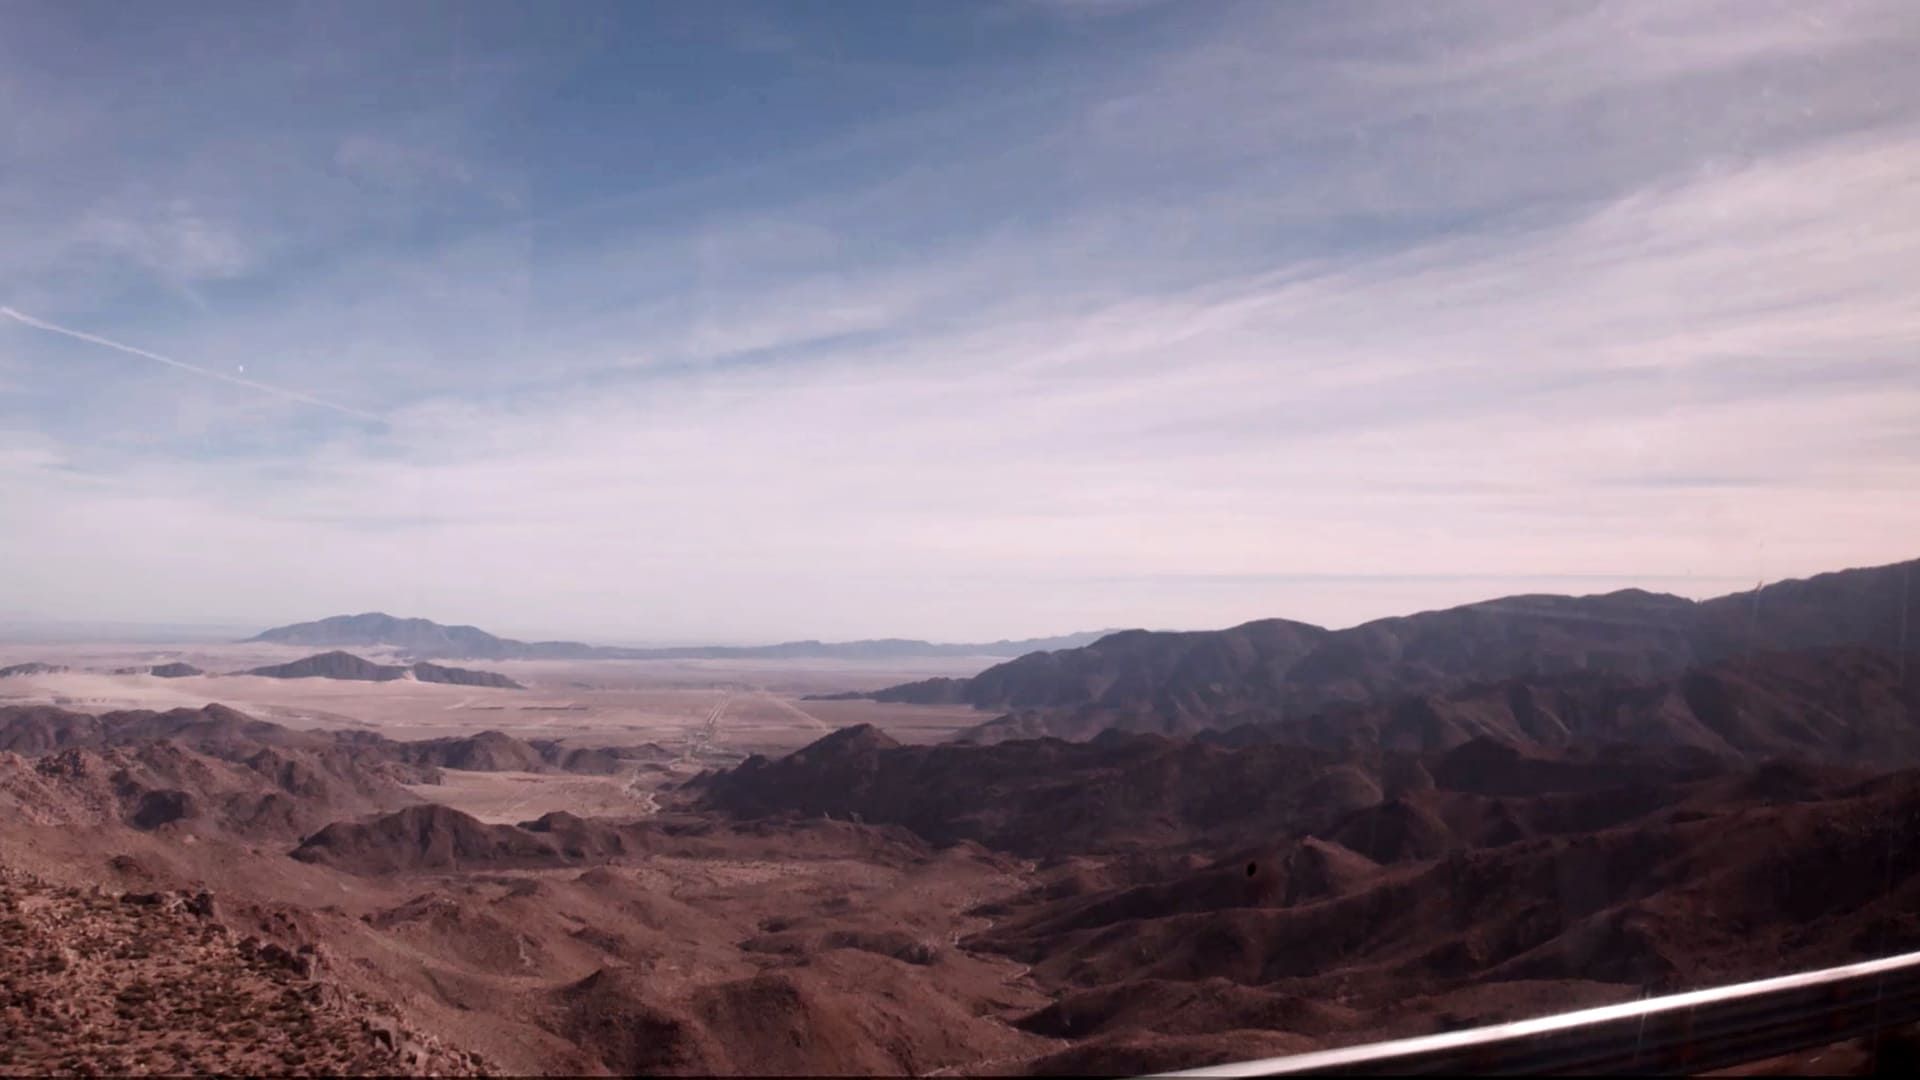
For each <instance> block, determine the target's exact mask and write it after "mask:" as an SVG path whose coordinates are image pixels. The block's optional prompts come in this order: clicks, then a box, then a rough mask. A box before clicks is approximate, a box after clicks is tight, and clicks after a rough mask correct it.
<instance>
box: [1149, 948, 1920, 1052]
mask: <svg viewBox="0 0 1920 1080" xmlns="http://www.w3.org/2000/svg"><path fill="white" fill-rule="evenodd" d="M1915 1022H1920V952H1915V953H1904V954H1902V955H1899V956H1889V957H1886V958H1884V959H1881V960H1870V961H1867V962H1865V963H1860V964H1848V965H1846V966H1844V967H1835V968H1826V969H1823V970H1820V971H1807V972H1801V973H1800V974H1797V975H1783V976H1779V977H1777V978H1771V979H1760V980H1757V981H1755V982H1746V983H1736V984H1734V985H1732V986H1721V987H1716V988H1714V989H1711V990H1693V991H1689V992H1687V993H1683V994H1671V995H1668V996H1665V997H1657V998H1646V999H1643V1000H1640V1001H1631V1002H1623V1003H1621V1004H1618V1005H1603V1006H1600V1007H1599V1008H1593V1009H1580V1010H1578V1011H1575V1012H1569V1013H1560V1014H1557V1015H1554V1016H1543V1017H1540V1018H1538V1019H1534V1020H1519V1021H1514V1022H1512V1023H1506V1024H1493V1025H1490V1026H1487V1027H1481V1028H1473V1029H1470V1030H1466V1031H1452V1032H1447V1033H1445V1034H1440V1035H1422V1036H1419V1037H1417V1038H1411V1039H1397V1040H1394V1041H1392V1042H1382V1043H1371V1044H1367V1045H1362V1046H1349V1047H1342V1048H1340V1049H1337V1050H1321V1051H1315V1052H1313V1053H1308V1054H1293V1055H1290V1056H1288V1057H1277V1058H1266V1059H1263V1060H1259V1061H1243V1062H1235V1063H1232V1064H1228V1065H1214V1066H1209V1067H1207V1068H1202V1069H1190V1070H1184V1071H1181V1072H1175V1073H1167V1074H1165V1075H1167V1076H1191V1077H1242V1076H1297V1075H1315V1076H1380V1075H1394V1076H1418V1075H1436V1074H1444V1075H1467V1074H1474V1075H1481V1076H1522V1075H1541V1074H1548V1075H1551V1074H1612V1075H1621V1074H1627V1075H1633V1074H1639V1075H1673V1074H1680V1073H1700V1072H1705V1071H1708V1070H1712V1069H1723V1068H1727V1067H1729V1066H1733V1065H1742V1064H1746V1063H1748V1062H1753V1061H1762V1060H1765V1059H1767V1058H1771V1057H1777V1056H1780V1055H1783V1054H1790V1053H1793V1052H1794V1051H1796V1050H1805V1049H1808V1048H1811V1047H1816V1046H1825V1045H1828V1044H1831V1043H1836V1042H1841V1041H1843V1040H1846V1039H1850V1038H1854V1037H1857V1036H1861V1035H1868V1034H1872V1033H1874V1032H1876V1031H1883V1030H1886V1029H1888V1028H1893V1027H1898V1026H1901V1025H1903V1024H1911V1023H1915Z"/></svg>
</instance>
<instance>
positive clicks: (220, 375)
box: [0, 307, 383, 421]
mask: <svg viewBox="0 0 1920 1080" xmlns="http://www.w3.org/2000/svg"><path fill="white" fill-rule="evenodd" d="M0 315H5V316H6V317H7V318H9V319H12V320H13V321H14V322H17V323H20V324H22V325H23V326H31V327H33V328H34V329H36V330H45V331H47V332H49V333H54V334H64V335H66V336H67V337H70V338H74V339H75V340H78V341H86V342H91V343H92V344H95V345H104V346H106V347H107V348H109V349H118V350H120V351H121V352H123V353H132V354H133V355H135V356H142V357H145V358H147V359H148V360H157V361H159V362H160V363H162V364H165V365H167V366H168V367H176V368H179V369H180V370H181V371H190V372H192V373H193V374H195V375H203V376H205V377H207V378H209V379H218V380H220V381H221V382H228V383H232V384H234V385H235V386H244V387H247V388H248V389H251V390H258V391H260V392H262V393H266V394H272V395H273V396H275V397H281V398H286V399H287V400H289V401H298V402H300V403H302V404H305V405H316V406H318V407H320V408H322V409H332V410H333V411H335V412H341V413H346V414H347V415H348V416H357V417H359V418H361V419H362V420H374V421H380V420H382V419H383V417H381V416H380V415H379V414H377V413H370V412H367V411H366V410H364V409H356V408H354V407H353V406H351V405H342V404H340V403H339V402H336V401H328V400H327V399H325V398H318V397H314V396H313V395H312V394H303V393H301V392H300V391H298V390H288V389H286V388H285V387H281V386H270V385H268V384H267V383H263V382H255V381H254V380H252V379H243V378H241V377H240V376H238V375H229V374H227V373H226V372H224V371H215V370H214V369H212V368H204V367H201V366H200V365H198V364H189V363H187V362H186V361H184V360H175V359H174V358H172V357H171V356H161V355H160V354H159V353H156V352H148V351H147V350H145V349H139V348H135V347H134V346H132V345H124V344H122V343H120V342H118V341H114V340H112V339H111V338H103V337H100V336H99V335H97V334H89V333H87V332H85V331H83V330H74V329H71V328H69V327H65V326H61V325H59V324H58V323H50V322H48V321H46V320H45V319H36V318H34V317H33V316H32V315H28V314H26V313H25V312H22V311H16V310H14V309H13V308H10V307H0Z"/></svg>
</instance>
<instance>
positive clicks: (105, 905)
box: [0, 568, 1920, 1075]
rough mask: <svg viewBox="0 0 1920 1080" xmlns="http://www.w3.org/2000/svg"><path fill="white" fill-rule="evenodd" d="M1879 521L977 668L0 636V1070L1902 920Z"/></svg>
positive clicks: (978, 1032)
mask: <svg viewBox="0 0 1920 1080" xmlns="http://www.w3.org/2000/svg"><path fill="white" fill-rule="evenodd" d="M1898 569H1900V568H1879V569H1875V570H1867V571H1848V572H1846V573H1844V574H1836V575H1828V576H1826V577H1825V578H1821V579H1814V581H1813V583H1812V584H1809V583H1805V582H1800V583H1786V584H1785V585H1783V586H1780V587H1779V588H1780V589H1781V590H1784V591H1782V592H1779V593H1777V594H1776V596H1775V599H1776V600H1777V602H1771V603H1770V606H1769V607H1767V609H1766V610H1767V611H1769V612H1775V613H1780V614H1777V615H1775V616H1773V617H1774V618H1775V620H1776V621H1775V622H1774V623H1769V624H1764V625H1762V624H1759V623H1753V622H1748V623H1741V624H1731V625H1732V626H1733V628H1732V629H1728V626H1729V625H1730V624H1728V623H1726V622H1724V621H1716V619H1718V617H1719V612H1721V611H1722V610H1723V609H1721V608H1716V607H1714V606H1713V605H1712V602H1709V603H1702V604H1699V605H1693V604H1692V603H1691V602H1688V601H1681V600H1678V599H1677V598H1661V597H1657V596H1652V595H1650V594H1644V593H1632V592H1626V593H1618V594H1610V595H1608V596H1604V597H1586V598H1523V599H1526V600H1527V602H1526V603H1525V604H1516V603H1514V602H1511V601H1500V602H1496V603H1493V604H1489V605H1485V606H1467V607H1463V608H1459V609H1449V610H1448V611H1444V612H1430V613H1421V614H1418V615H1414V616H1409V617H1405V618H1401V619H1395V620H1383V621H1382V622H1381V623H1380V624H1371V625H1369V626H1366V627H1361V628H1357V629H1355V630H1351V631H1338V632H1334V631H1325V630H1321V629H1319V628H1316V627H1310V626H1306V625H1305V624H1299V623H1290V622H1287V621H1285V620H1267V621H1262V622H1258V623H1250V624H1246V625H1244V626H1241V627H1235V628H1231V629H1228V630H1222V631H1209V632H1201V633H1189V634H1147V633H1144V632H1137V631H1136V632H1126V633H1119V634H1114V635H1111V636H1109V637H1105V638H1102V639H1100V640H1099V641H1098V642H1096V643H1094V644H1092V645H1088V646H1085V647H1077V648H1073V649H1063V650H1059V651H1054V652H1047V653H1035V654H1029V655H1027V656H1023V657H1021V658H1019V659H1016V660H1011V661H1006V662H1000V663H996V662H995V661H994V660H993V659H991V658H967V657H938V658H934V659H915V660H911V661H888V662H886V663H879V662H872V661H858V662H856V661H849V660H831V661H830V660H824V659H816V660H779V661H774V660H765V659H757V660H751V661H749V660H671V661H669V660H614V659H589V660H526V659H498V660H490V661H480V660H448V661H447V664H446V665H445V666H441V667H434V666H433V665H424V666H423V665H421V664H418V663H415V664H412V665H410V666H409V665H399V664H385V666H381V665H380V664H374V665H369V664H368V661H370V660H371V661H378V662H385V661H392V660H396V659H405V658H404V657H400V656H397V655H394V654H392V653H382V652H381V651H380V650H378V649H357V650H355V652H356V653H357V654H359V655H358V657H357V658H356V657H355V656H345V655H344V654H340V653H330V654H322V655H318V656H313V655H308V654H311V653H313V651H314V650H313V649H311V648H304V647H298V646H292V645H277V644H269V643H260V642H252V643H246V644H235V645H209V646H197V647H178V648H167V649H159V648H155V647H150V646H115V645H110V644H97V645H72V644H65V645H56V644H9V645H5V646H0V676H3V677H0V946H4V956H5V958H6V959H5V962H4V963H0V1072H4V1073H29V1074H39V1073H45V1072H64V1073H75V1074H83V1073H103V1072H108V1073H124V1072H130V1071H134V1070H146V1071H163V1072H250V1073H259V1072H294V1073H337V1072H355V1073H380V1074H385V1073H396V1072H408V1073H420V1072H434V1073H495V1074H501V1073H505V1074H529V1073H544V1074H582V1073H587V1074H606V1073H612V1074H630V1073H681V1074H711V1073H745V1074H755V1073H757V1074H796V1073H797V1074H845V1073H864V1074H913V1075H952V1074H1019V1073H1094V1074H1118V1073H1134V1072H1144V1071H1152V1070H1159V1069H1166V1068H1173V1067H1183V1066H1194V1065H1202V1064H1212V1063H1219V1062H1226V1061H1234V1060H1241V1059H1247V1058H1254V1057H1264V1056H1271V1055H1277V1054H1285V1053H1291V1052H1297V1051H1305V1050H1312V1049H1320V1048H1326V1047H1332V1046H1340V1045H1348V1044H1353V1043H1359V1042H1366V1041H1373V1040H1377V1039H1381V1038H1389V1037H1394V1036H1402V1035H1414V1034H1427V1033H1432V1032H1436V1031H1446V1030H1454V1029H1458V1028H1460V1027H1463V1026H1471V1025H1475V1024H1481V1023H1489V1022H1495V1021H1500V1020H1509V1019H1519V1018H1523V1017H1528V1016H1536V1015H1540V1014H1543V1013H1546V1012H1550V1011H1557V1010H1562V1009H1568V1008H1575V1007H1580V1006H1584V1005H1592V1004H1600V1003H1605V1002H1613V1001H1623V1000H1631V999H1634V998H1638V997H1642V996H1644V995H1647V994H1652V993H1663V992H1670V991H1676V990H1681V989H1687V988H1693V987H1704V986H1712V985H1717V984H1721V983H1726V982H1730V981H1737V980H1742V979H1750V978H1758V977H1762V976H1766V975H1771V974H1779V973H1782V972H1784V971H1789V970H1796V969H1804V968H1811V967H1818V966H1825V965H1831V964H1839V963H1844V962H1848V961H1851V960H1857V959H1862V958H1866V957H1870V956H1879V955H1887V954H1890V953H1894V952H1901V951H1905V950H1911V949H1915V948H1920V915H1916V912H1917V911H1920V679H1916V678H1914V677H1913V674H1912V673H1913V671H1914V669H1915V667H1917V666H1920V665H1916V664H1915V663H1914V658H1913V657H1911V656H1909V655H1907V654H1906V653H1904V652H1902V651H1900V650H1899V649H1897V648H1888V647H1886V645H1885V642H1886V640H1887V639H1888V637H1889V635H1890V634H1893V633H1896V632H1897V628H1898V627H1899V626H1900V625H1903V624H1901V623H1900V622H1898V621H1897V620H1890V619H1889V618H1888V617H1887V615H1886V613H1885V612H1882V611H1881V605H1882V600H1881V598H1883V597H1885V596H1888V595H1891V594H1890V593H1889V592H1888V591H1887V589H1886V588H1885V586H1884V582H1885V580H1886V578H1887V575H1888V573H1890V572H1891V570H1898ZM1739 603H1740V605H1741V606H1740V607H1739V609H1738V610H1739V611H1741V612H1745V611H1750V610H1753V609H1754V608H1755V605H1753V604H1752V603H1751V602H1750V601H1748V600H1747V599H1745V598H1741V599H1740V601H1739ZM1727 610H1731V608H1729V609H1727ZM1862 613H1864V614H1862ZM1887 627H1894V628H1895V629H1894V630H1889V629H1887ZM1836 628H1837V629H1836ZM1763 632H1764V636H1763ZM1740 635H1745V636H1740ZM1893 640H1894V641H1895V643H1896V644H1897V643H1898V642H1899V641H1900V640H1903V639H1899V638H1894V639H1893ZM289 662H291V663H292V667H291V669H290V670H291V671H293V672H294V673H296V674H297V673H301V672H305V671H306V670H308V669H309V668H313V669H315V670H320V669H324V670H328V671H336V670H346V671H360V672H362V674H363V675H364V673H365V672H373V673H374V677H375V678H377V679H378V680H379V681H364V680H363V678H362V677H339V676H334V677H324V678H323V677H287V670H289V669H281V668H279V665H284V664H288V663H289ZM456 663H457V664H458V665H460V666H459V667H453V666H451V665H454V664H456ZM165 665H188V666H189V667H171V666H165ZM302 665H305V666H302ZM316 665H317V666H316ZM261 668H267V669H269V670H280V671H281V676H280V677H268V676H265V675H257V674H247V675H242V674H223V673H231V672H240V671H253V670H256V669H261ZM471 669H483V670H471ZM983 669H985V670H984V671H983ZM190 670H198V671H200V672H203V673H201V674H192V673H188V674H181V672H183V671H190ZM976 673H978V674H977V677H976ZM163 674H164V675H166V676H175V677H163ZM445 679H451V680H456V681H454V682H445V681H434V680H445ZM458 680H465V682H464V683H463V682H460V681H458ZM474 680H486V681H492V682H494V683H496V684H498V686H497V687H496V686H487V685H473V684H471V683H473V681H474ZM508 687H517V688H508ZM857 693H867V694H872V695H874V696H871V697H865V698H857V697H851V696H848V695H852V694H857ZM835 695H839V696H837V697H836V696H835ZM976 706H978V707H976ZM1063 736H1064V737H1063ZM1867 1063H1868V1059H1867V1057H1866V1056H1865V1055H1864V1053H1863V1052H1862V1051H1861V1050H1860V1048H1859V1047H1857V1046H1852V1045H1849V1046H1838V1047H1833V1048H1827V1049H1815V1050H1810V1051H1809V1052H1808V1053H1805V1054H1799V1055H1796V1056H1795V1057H1793V1058H1790V1059H1782V1060H1779V1061H1775V1062H1770V1063H1761V1064H1758V1065H1755V1066H1752V1067H1751V1068H1749V1069H1748V1070H1747V1071H1750V1072H1751V1071H1760V1072H1799V1071H1807V1070H1812V1071H1831V1070H1838V1069H1858V1068H1861V1067H1864V1066H1865V1064H1867Z"/></svg>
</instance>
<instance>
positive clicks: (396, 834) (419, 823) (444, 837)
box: [293, 803, 565, 875]
mask: <svg viewBox="0 0 1920 1080" xmlns="http://www.w3.org/2000/svg"><path fill="white" fill-rule="evenodd" d="M293 857H294V858H296V859H299V860H301V861H303V862H314V863H324V864H326V865H328V866H332V867H335V868H338V869H342V870H347V871H349V872H351V873H356V874H367V875H378V874H393V873H399V872H402V871H414V870H453V869H457V868H459V867H460V866H461V865H462V864H463V863H464V864H469V865H482V866H492V867H499V866H532V865H557V864H560V863H562V862H564V861H565V859H564V858H563V857H562V855H561V854H560V852H559V850H558V849H557V848H556V846H555V845H554V844H553V843H552V842H551V841H550V840H548V839H547V838H546V837H543V836H541V835H539V834H537V833H534V832H531V831H529V830H526V829H522V828H519V827H517V826H513V825H484V824H481V823H480V822H478V821H475V820H474V819H473V818H471V817H469V816H468V815H466V814H463V813H461V812H460V811H458V810H455V809H452V808H451V807H446V806H441V805H438V804H436V803H425V804H421V805H419V806H409V807H407V808H406V809H404V810H400V811H396V812H394V813H391V814H387V815H384V816H382V817H378V818H374V819H373V820H371V821H364V822H335V823H334V824H331V825H328V826H327V827H326V828H324V829H321V830H320V831H319V832H316V833H314V834H313V835H312V836H309V837H307V838H306V839H305V840H303V841H301V842H300V846H299V847H298V848H295V849H294V852H293Z"/></svg>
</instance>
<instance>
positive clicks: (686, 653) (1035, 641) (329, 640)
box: [249, 611, 1111, 660]
mask: <svg viewBox="0 0 1920 1080" xmlns="http://www.w3.org/2000/svg"><path fill="white" fill-rule="evenodd" d="M1108 633H1111V631H1106V630H1100V631H1094V632H1090V633H1078V634H1064V635H1061V636H1059V637H1050V638H1028V639H1026V640H1022V641H1004V640H1003V641H991V642H980V643H974V644H945V643H936V642H929V641H916V640H912V639H908V638H878V639H872V640H864V641H841V642H826V641H788V642H783V643H781V644H778V645H750V646H725V645H703V646H687V647H680V648H659V649H627V648H617V647H613V646H603V645H587V644H585V643H582V642H578V641H516V640H514V639H513V638H503V637H495V636H494V635H492V634H489V633H487V632H486V631H485V630H482V629H480V628H479V627H475V626H446V625H442V624H440V623H436V622H433V621H431V620H429V619H401V618H395V617H394V616H392V615H386V614H383V613H381V612H377V611H372V612H367V613H365V614H361V615H334V616H330V617H328V618H325V619H319V620H316V621H314V622H304V623H294V624H292V625H290V626H276V627H274V628H273V629H271V630H265V631H262V632H261V633H259V634H258V635H256V636H254V637H253V638H250V639H249V640H252V641H271V642H278V643H280V644H285V645H314V646H333V647H341V648H369V647H373V646H387V647H390V648H395V649H399V650H401V651H403V652H405V653H407V654H408V655H410V656H414V657H419V658H423V659H436V658H447V657H466V658H471V659H482V660H596V659H617V660H726V659H742V660H753V659H759V660H771V659H841V660H879V659H902V658H910V657H927V656H1020V655H1023V654H1025V653H1029V652H1033V651H1034V650H1036V649H1067V648H1073V647H1076V646H1080V645H1086V644H1090V643H1092V642H1093V641H1096V640H1098V639H1099V638H1101V637H1103V636H1105V635H1106V634H1108Z"/></svg>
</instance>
